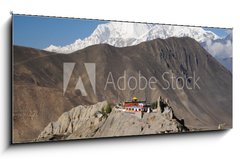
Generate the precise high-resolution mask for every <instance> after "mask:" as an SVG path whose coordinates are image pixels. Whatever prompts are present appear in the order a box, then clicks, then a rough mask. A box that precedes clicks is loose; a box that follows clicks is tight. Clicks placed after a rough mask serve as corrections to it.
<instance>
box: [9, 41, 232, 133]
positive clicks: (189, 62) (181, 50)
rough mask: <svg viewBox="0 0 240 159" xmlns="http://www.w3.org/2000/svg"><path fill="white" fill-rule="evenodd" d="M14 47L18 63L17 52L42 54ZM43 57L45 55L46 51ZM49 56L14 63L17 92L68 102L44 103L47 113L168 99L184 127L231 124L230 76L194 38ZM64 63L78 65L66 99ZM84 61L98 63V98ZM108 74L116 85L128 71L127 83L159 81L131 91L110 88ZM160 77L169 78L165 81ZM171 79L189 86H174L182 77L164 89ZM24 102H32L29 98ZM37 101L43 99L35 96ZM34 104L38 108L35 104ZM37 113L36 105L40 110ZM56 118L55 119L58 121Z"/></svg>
mask: <svg viewBox="0 0 240 159" xmlns="http://www.w3.org/2000/svg"><path fill="white" fill-rule="evenodd" d="M15 48H16V47H14V57H15V56H16V57H15V58H14V59H20V57H18V56H23V55H22V54H18V52H22V53H23V54H29V52H31V53H33V54H34V52H36V55H34V56H37V57H39V55H38V54H39V52H41V51H40V50H34V49H28V48H23V47H17V49H15ZM43 53H44V54H45V51H44V52H43ZM49 55H50V56H43V57H40V58H34V59H31V60H27V61H24V60H21V61H22V62H21V63H19V62H16V61H15V63H14V64H15V65H14V84H15V86H14V88H16V89H17V87H19V86H18V85H27V86H26V87H25V89H27V87H34V88H35V87H37V88H38V87H40V88H42V87H44V88H47V89H52V90H55V91H52V92H48V93H51V94H53V95H56V96H55V97H54V100H53V101H59V100H62V101H64V102H63V103H61V104H59V103H58V104H56V103H54V102H52V103H48V104H46V103H45V104H42V105H41V109H42V107H43V108H44V109H46V110H48V107H49V106H51V107H52V108H53V109H51V111H49V114H52V115H53V114H54V113H55V112H56V110H59V107H60V108H62V109H61V110H63V109H66V110H69V109H70V108H71V107H73V106H77V105H80V104H81V105H82V104H94V103H97V102H99V101H104V100H108V101H109V102H116V101H125V100H130V99H131V97H132V96H137V97H138V98H139V99H147V100H148V101H149V102H153V101H156V100H157V98H158V97H159V96H163V97H164V98H168V99H169V101H170V103H171V105H173V106H172V107H173V109H174V112H175V115H176V116H177V117H178V118H179V119H184V120H185V124H186V126H187V127H189V128H196V129H207V130H211V129H216V128H217V127H218V125H219V124H224V125H225V127H226V128H229V127H231V126H232V118H231V117H232V75H231V73H230V72H229V71H228V70H227V69H226V68H224V67H223V66H222V65H221V64H219V62H218V61H217V60H215V59H214V58H213V57H212V56H211V55H209V54H208V53H207V52H206V51H205V50H204V49H203V48H202V47H201V46H200V45H199V43H197V42H196V41H195V40H193V39H191V38H168V39H166V40H162V39H156V40H152V41H148V42H144V43H141V44H139V45H136V46H131V47H125V48H115V47H112V46H110V45H107V44H100V45H94V46H90V47H87V48H85V49H83V50H79V51H76V52H74V53H71V54H68V55H66V54H65V55H64V54H55V53H51V54H49ZM18 61H20V60H18ZM64 62H74V63H76V65H75V68H74V70H73V74H72V76H71V79H70V82H69V84H68V88H67V90H66V93H65V94H64V95H63V93H62V90H63V63H64ZM84 63H95V64H96V94H94V91H93V88H92V86H91V84H90V80H89V78H88V75H87V71H86V68H85V67H84ZM109 72H111V74H112V77H113V80H114V82H115V84H117V80H118V79H119V77H121V76H123V75H124V72H126V79H129V78H130V77H131V76H133V77H136V78H137V79H138V77H139V72H140V74H141V76H144V77H145V78H146V79H147V80H149V79H150V78H151V77H155V78H156V79H158V81H159V82H157V83H156V84H151V86H152V87H154V89H150V88H146V89H144V90H141V89H133V90H131V89H130V88H126V89H125V90H120V89H119V88H116V89H115V88H114V86H113V85H112V84H108V85H107V86H106V82H107V81H108V77H109ZM166 72H167V73H166ZM162 75H165V76H164V78H163V77H162ZM171 75H173V76H174V77H182V79H184V82H185V83H184V84H185V87H183V89H174V88H175V87H176V85H179V86H182V85H183V81H182V80H181V79H180V80H177V82H174V83H173V85H172V84H171V88H169V89H164V88H165V87H167V86H168V83H167V82H166V80H168V81H169V82H171ZM79 76H80V77H81V78H82V81H83V84H84V86H85V89H86V92H87V94H88V96H82V95H81V93H80V91H78V90H74V88H75V86H76V83H77V80H78V77H79ZM189 77H196V79H197V78H199V80H198V81H197V84H198V86H199V88H198V87H196V88H195V89H187V88H186V83H187V84H188V85H189V86H194V79H188V78H189ZM175 81H176V80H175ZM123 84H124V83H123V80H120V82H119V85H120V87H123ZM130 86H131V87H133V86H134V82H133V81H132V82H130ZM141 86H142V87H143V86H144V84H143V83H142V85H141ZM23 87H24V86H23ZM105 87H106V89H105ZM23 90H24V89H17V90H15V95H14V100H15V99H17V98H20V94H22V92H23ZM26 91H27V92H29V91H28V90H26ZM48 93H46V94H48ZM57 94H58V95H57ZM21 98H27V99H29V100H32V99H34V98H33V97H31V96H28V97H21ZM36 98H42V97H41V96H37V97H36ZM48 98H49V97H48V96H47V95H46V97H44V98H43V99H41V100H43V101H48ZM49 104H50V105H49ZM32 105H36V104H34V103H32ZM15 109H26V108H24V107H23V103H21V102H14V112H13V114H15V113H16V112H15ZM34 109H35V108H34ZM38 109H39V108H38V107H37V108H36V110H38ZM62 113H63V112H62ZM60 114H61V113H59V115H60ZM53 116H55V114H54V115H53ZM43 118H44V114H41V115H39V118H37V119H33V121H35V120H36V121H38V122H39V120H40V121H41V120H43ZM53 118H54V119H55V120H56V118H55V117H53ZM19 120H20V119H16V120H14V121H15V122H16V126H15V125H14V126H15V127H17V125H18V122H19ZM47 120H49V121H44V122H43V123H45V124H48V123H49V122H51V121H54V120H52V118H51V119H50V118H49V119H47ZM26 123H28V121H26ZM42 125H44V124H42ZM44 126H46V125H44ZM32 127H35V124H34V122H32ZM40 127H41V126H40ZM42 128H43V127H42ZM19 129H21V127H19ZM23 134H24V132H23ZM37 135H38V134H37Z"/></svg>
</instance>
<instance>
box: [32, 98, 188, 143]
mask: <svg viewBox="0 0 240 159" xmlns="http://www.w3.org/2000/svg"><path fill="white" fill-rule="evenodd" d="M107 105H108V103H107V102H106V101H104V102H99V103H97V104H94V105H90V106H82V105H80V106H78V107H75V108H72V109H71V110H70V111H68V112H65V113H63V114H62V115H61V116H60V117H59V118H58V120H57V121H55V122H51V123H49V124H48V126H47V127H45V129H44V130H43V131H42V132H41V133H40V135H39V136H38V138H37V139H35V140H34V141H51V140H68V139H82V138H99V137H115V136H133V135H144V134H162V133H177V132H185V131H188V128H186V127H185V126H184V123H181V121H180V120H179V119H177V118H176V117H175V116H174V112H173V110H172V109H171V107H170V106H166V107H165V108H164V110H163V111H162V112H161V111H160V109H156V110H155V111H154V112H151V113H144V114H143V116H142V118H138V117H137V116H135V115H133V114H129V113H127V112H124V111H121V110H118V109H116V108H113V109H112V111H111V112H110V113H109V114H107V116H104V115H103V114H102V113H101V111H102V109H103V108H104V107H106V106H107Z"/></svg>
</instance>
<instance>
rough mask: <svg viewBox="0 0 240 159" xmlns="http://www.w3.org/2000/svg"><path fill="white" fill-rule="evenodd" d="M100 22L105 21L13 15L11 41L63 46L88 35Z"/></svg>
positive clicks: (37, 46)
mask: <svg viewBox="0 0 240 159" xmlns="http://www.w3.org/2000/svg"><path fill="white" fill-rule="evenodd" d="M102 23H107V21H99V20H84V19H70V18H49V17H39V16H22V15H14V18H13V43H14V45H21V46H29V47H33V48H38V49H44V48H46V47H48V46H49V45H51V44H53V45H56V46H64V45H67V44H71V43H73V42H74V41H75V40H77V39H79V38H80V39H84V38H85V37H88V36H89V35H90V34H91V33H92V32H93V31H94V30H95V29H96V27H97V25H98V24H102Z"/></svg>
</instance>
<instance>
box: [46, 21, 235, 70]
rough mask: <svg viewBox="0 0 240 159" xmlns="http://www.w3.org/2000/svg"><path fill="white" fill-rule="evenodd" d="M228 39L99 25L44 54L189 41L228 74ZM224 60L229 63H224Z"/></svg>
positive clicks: (183, 29) (174, 29)
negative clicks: (101, 46) (172, 39)
mask: <svg viewBox="0 0 240 159" xmlns="http://www.w3.org/2000/svg"><path fill="white" fill-rule="evenodd" d="M230 36H231V34H229V36H227V37H226V38H221V37H219V36H218V35H216V34H215V33H213V32H211V31H206V30H204V29H203V28H201V27H189V26H172V25H159V24H144V23H127V22H109V23H106V24H100V25H98V26H97V28H96V29H95V30H94V32H93V33H92V34H91V35H90V36H89V37H86V38H85V39H77V40H76V41H75V42H74V43H72V44H69V45H66V46H54V45H50V46H49V47H47V48H45V50H46V51H51V52H57V53H64V54H68V53H72V52H74V51H77V50H80V49H83V48H86V47H88V46H91V45H95V44H102V43H106V44H110V45H112V46H115V47H126V46H132V45H137V44H139V43H141V42H144V41H149V40H153V39H157V38H161V39H166V38H169V37H190V38H193V39H195V40H196V41H197V42H199V43H200V44H201V45H202V46H203V47H204V48H205V49H206V50H207V51H208V52H209V53H210V54H211V55H212V56H213V57H215V58H216V59H217V60H218V61H219V62H220V63H221V64H223V65H224V66H225V67H226V68H227V69H228V70H230V71H231V70H232V68H231V65H232V63H231V61H232V60H231V58H232V37H230ZM224 59H225V60H224ZM226 59H229V60H227V62H226Z"/></svg>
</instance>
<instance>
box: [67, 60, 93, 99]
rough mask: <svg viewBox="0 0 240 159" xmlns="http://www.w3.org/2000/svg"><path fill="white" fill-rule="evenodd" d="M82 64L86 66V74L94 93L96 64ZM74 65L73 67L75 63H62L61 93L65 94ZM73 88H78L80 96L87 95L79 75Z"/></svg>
mask: <svg viewBox="0 0 240 159" xmlns="http://www.w3.org/2000/svg"><path fill="white" fill-rule="evenodd" d="M84 66H85V68H86V71H87V75H88V77H89V80H90V83H91V86H92V88H93V92H94V94H96V65H95V63H84ZM74 67H75V63H64V64H63V94H65V92H66V90H67V86H68V83H69V81H70V78H71V75H72V72H73V69H74ZM75 90H80V91H81V94H82V96H87V92H86V89H85V87H84V85H83V81H82V78H81V76H79V78H78V81H77V84H76V86H75Z"/></svg>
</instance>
